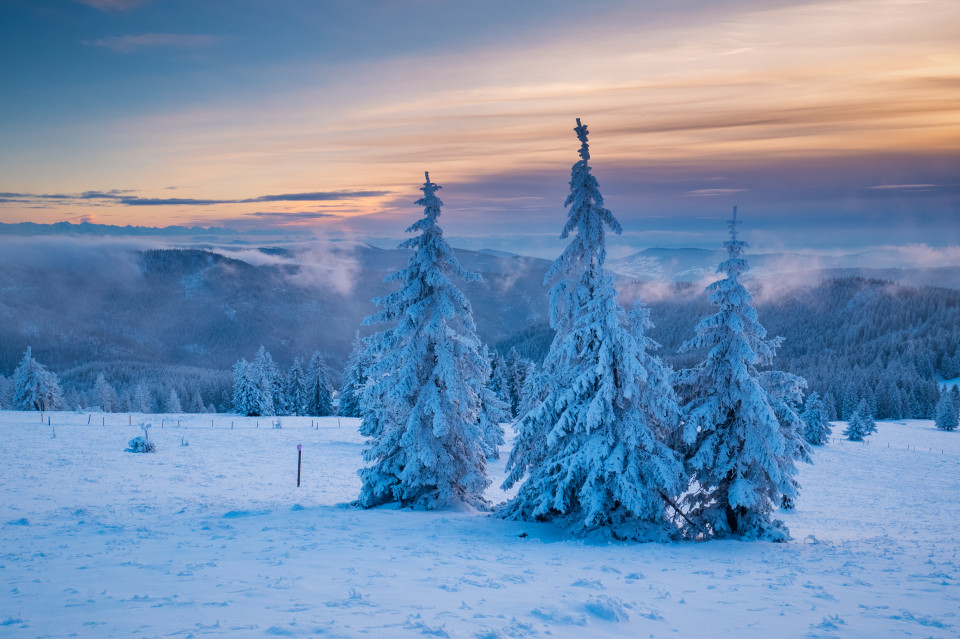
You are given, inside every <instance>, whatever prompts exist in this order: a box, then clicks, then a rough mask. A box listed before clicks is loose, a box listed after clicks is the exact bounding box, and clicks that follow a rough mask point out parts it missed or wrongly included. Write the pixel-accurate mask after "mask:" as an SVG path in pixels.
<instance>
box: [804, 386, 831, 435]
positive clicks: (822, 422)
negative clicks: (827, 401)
mask: <svg viewBox="0 0 960 639" xmlns="http://www.w3.org/2000/svg"><path fill="white" fill-rule="evenodd" d="M800 419H802V420H803V424H804V427H803V438H804V439H805V440H807V443H808V444H812V445H814V446H823V445H824V444H826V443H827V442H828V441H830V433H831V431H832V428H831V426H830V422H829V420H828V419H827V408H826V406H825V405H824V403H823V399H821V398H820V394H819V393H810V395H809V396H808V397H807V401H806V403H805V404H804V405H803V414H802V415H800Z"/></svg>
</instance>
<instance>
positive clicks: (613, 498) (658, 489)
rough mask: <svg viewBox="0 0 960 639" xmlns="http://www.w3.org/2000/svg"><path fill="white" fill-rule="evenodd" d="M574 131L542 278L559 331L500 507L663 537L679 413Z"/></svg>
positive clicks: (676, 464) (587, 529)
mask: <svg viewBox="0 0 960 639" xmlns="http://www.w3.org/2000/svg"><path fill="white" fill-rule="evenodd" d="M574 130H575V131H576V133H577V138H578V139H579V140H580V151H579V154H580V158H581V159H580V161H578V162H577V163H576V164H574V165H573V169H572V172H571V178H570V195H569V196H568V197H567V200H566V203H565V206H568V207H570V210H569V213H568V220H567V223H566V225H565V226H564V229H563V232H562V233H561V236H560V237H561V239H563V238H567V237H568V236H570V235H571V234H574V235H573V237H572V238H571V240H570V243H569V244H568V245H567V247H566V248H565V249H564V251H563V254H562V255H561V256H560V257H559V258H557V260H556V261H555V262H554V263H553V266H552V267H551V268H550V270H549V271H548V272H547V275H546V281H547V282H551V281H552V282H554V284H553V287H552V288H551V290H550V324H551V326H552V327H553V329H554V330H555V331H556V336H555V337H554V340H553V342H552V344H551V345H550V350H549V352H548V354H547V356H546V359H545V361H544V366H543V372H542V375H543V377H542V380H541V381H542V383H543V399H542V401H541V402H540V403H539V405H537V406H536V407H535V408H534V409H533V410H531V411H530V412H529V413H527V414H526V415H525V416H524V417H523V418H522V419H521V420H520V422H519V423H518V425H517V438H516V440H515V443H514V447H513V450H512V452H511V453H510V458H509V460H508V461H507V471H508V473H509V474H508V476H507V479H506V481H505V482H504V488H510V487H511V486H513V485H514V484H516V483H517V482H519V481H520V479H521V478H522V477H523V476H524V475H527V474H529V477H528V478H527V480H526V481H525V482H524V483H523V485H522V486H521V487H520V490H519V492H518V493H517V495H516V497H514V498H513V499H512V500H510V501H509V502H507V503H506V504H505V505H504V506H502V507H501V509H500V511H499V514H500V515H501V516H502V517H505V518H508V519H521V520H527V521H552V522H554V523H556V524H558V525H561V526H564V527H566V528H568V529H569V530H571V531H572V532H574V533H575V534H584V535H587V534H589V535H598V536H608V537H613V538H617V539H625V538H627V539H637V540H665V539H668V538H669V537H670V534H671V532H673V531H675V527H673V526H672V525H671V524H670V522H669V521H668V519H667V516H666V500H667V499H669V498H670V497H673V496H675V495H677V494H678V493H679V492H680V491H681V490H682V489H683V488H684V486H685V484H684V482H683V467H682V464H681V463H680V460H679V459H678V456H677V454H676V453H675V452H674V451H673V450H672V449H671V448H670V447H669V446H668V445H666V444H665V443H664V440H665V439H667V438H668V437H670V436H671V434H672V433H673V432H674V431H675V430H676V429H677V428H678V425H679V417H680V411H679V408H678V406H677V402H676V398H675V395H674V392H673V389H672V388H671V386H670V383H669V373H668V371H667V370H666V369H665V368H664V366H663V365H662V364H661V362H660V360H659V359H658V358H657V357H656V356H654V355H652V354H651V353H650V352H649V350H650V349H651V348H653V347H654V343H653V342H652V341H651V340H650V339H649V338H647V337H646V336H645V335H644V334H643V329H644V328H646V325H645V323H644V321H639V322H635V321H634V318H631V319H629V320H628V318H627V315H626V313H625V312H624V310H623V308H622V307H621V306H620V304H619V302H618V301H617V292H616V289H615V288H614V286H613V278H612V276H611V275H610V274H609V273H608V272H606V271H605V270H604V261H605V259H606V242H605V236H604V233H605V227H609V228H610V229H611V230H612V231H613V232H615V233H620V224H619V223H618V222H617V220H616V219H615V218H614V217H613V214H612V213H610V211H608V210H607V209H605V208H603V197H602V196H601V195H600V190H599V186H598V184H597V180H596V178H595V177H594V176H593V175H592V174H591V173H590V166H589V164H588V162H589V160H590V151H589V147H588V145H587V127H586V126H585V125H583V124H581V123H580V120H579V119H578V120H577V127H576V128H575V129H574Z"/></svg>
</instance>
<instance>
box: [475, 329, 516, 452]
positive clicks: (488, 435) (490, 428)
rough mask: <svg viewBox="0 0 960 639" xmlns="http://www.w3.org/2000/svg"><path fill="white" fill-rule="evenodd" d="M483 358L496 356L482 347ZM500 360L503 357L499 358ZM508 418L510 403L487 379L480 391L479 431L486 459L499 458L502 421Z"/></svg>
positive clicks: (491, 359)
mask: <svg viewBox="0 0 960 639" xmlns="http://www.w3.org/2000/svg"><path fill="white" fill-rule="evenodd" d="M484 359H486V360H487V362H492V361H495V359H496V358H490V357H489V356H488V354H487V353H486V348H484ZM500 359H501V361H502V360H503V358H502V357H501V358H500ZM490 370H491V375H490V380H492V379H493V372H492V371H493V369H492V366H491V369H490ZM509 419H510V405H509V404H508V403H507V402H506V401H504V400H503V399H502V398H501V397H500V396H499V395H497V393H496V392H495V391H494V389H493V386H492V384H491V383H490V381H489V380H488V383H487V385H486V386H484V387H483V389H482V390H481V393H480V420H479V426H480V432H481V434H482V440H481V447H482V448H483V454H484V456H485V457H486V458H487V459H488V460H493V459H500V447H501V446H502V445H503V444H504V439H503V435H504V433H503V426H502V425H501V424H502V423H503V422H505V421H508V420H509Z"/></svg>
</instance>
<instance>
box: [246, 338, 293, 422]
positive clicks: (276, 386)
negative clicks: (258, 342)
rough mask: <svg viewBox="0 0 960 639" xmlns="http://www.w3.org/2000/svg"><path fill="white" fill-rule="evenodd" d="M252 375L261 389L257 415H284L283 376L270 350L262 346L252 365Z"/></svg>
mask: <svg viewBox="0 0 960 639" xmlns="http://www.w3.org/2000/svg"><path fill="white" fill-rule="evenodd" d="M250 377H251V379H252V380H253V381H254V383H255V384H256V385H257V387H258V388H259V389H260V394H259V400H260V401H259V404H260V405H259V409H258V410H257V413H256V414H257V415H262V416H267V415H283V414H284V413H285V412H286V405H285V404H286V402H285V399H284V388H283V386H284V384H283V376H282V375H281V374H280V368H279V367H278V366H277V364H276V362H274V361H273V356H272V355H270V352H269V351H268V350H267V349H266V348H264V347H263V346H261V347H260V348H259V350H257V354H256V355H255V356H254V358H253V362H251V365H250Z"/></svg>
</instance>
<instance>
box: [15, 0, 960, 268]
mask: <svg viewBox="0 0 960 639" xmlns="http://www.w3.org/2000/svg"><path fill="white" fill-rule="evenodd" d="M0 82H2V86H3V87H4V89H3V91H2V93H0V222H7V223H11V222H23V221H32V222H38V223H53V222H60V221H71V222H80V221H90V222H96V223H100V224H113V225H128V224H130V225H145V226H167V225H199V226H205V227H208V226H222V227H227V228H231V229H238V230H264V229H281V230H284V229H285V230H295V231H298V232H303V233H308V234H311V235H315V236H317V237H325V238H333V239H338V238H350V239H361V240H364V241H371V242H380V243H383V244H390V243H393V242H396V241H398V240H400V239H402V237H403V235H404V230H405V228H406V227H407V226H409V225H410V224H411V223H412V222H413V221H415V220H416V219H417V217H418V216H419V215H420V214H421V211H420V210H418V209H417V208H416V207H415V206H414V205H413V202H414V201H415V200H416V199H417V198H418V197H419V195H420V193H419V191H418V188H419V187H420V185H421V184H422V182H423V179H424V171H429V172H430V177H431V179H432V181H434V182H437V183H439V184H441V185H442V186H443V187H444V188H443V190H442V191H441V192H440V196H441V198H442V199H443V200H444V202H445V207H444V213H443V217H442V218H441V224H442V225H443V227H444V229H445V232H446V235H447V236H448V238H450V240H451V242H452V243H454V245H459V246H463V247H466V248H495V249H500V250H507V251H514V252H519V253H525V254H537V255H542V256H549V255H551V254H556V253H557V252H558V251H559V250H560V248H562V245H563V243H562V242H560V241H559V239H558V236H559V233H560V230H561V229H562V227H563V224H564V222H565V219H566V212H565V209H564V207H563V202H564V199H565V197H566V194H567V191H568V185H567V183H568V180H569V176H570V166H571V165H572V164H573V163H574V162H575V161H576V160H577V159H578V158H577V155H576V152H577V148H578V143H577V140H576V137H575V135H574V132H573V127H574V126H575V124H576V122H575V120H576V118H578V117H579V118H581V119H582V120H583V122H584V123H586V124H587V125H588V126H589V129H590V144H591V153H592V160H591V166H592V167H593V171H594V174H595V175H596V176H597V179H598V180H599V183H600V187H601V191H602V192H603V194H604V197H605V203H606V206H607V207H608V208H609V209H611V210H612V211H613V213H614V215H615V216H616V217H617V218H618V219H619V221H620V222H621V224H622V225H623V228H624V232H623V235H622V236H621V237H620V238H616V239H611V240H610V244H611V253H612V254H614V255H616V254H626V253H629V252H632V251H636V250H640V249H643V248H646V247H653V246H659V247H679V246H692V247H715V246H717V245H718V244H719V242H721V241H722V240H723V239H724V233H725V232H726V227H725V225H724V224H723V220H724V219H726V218H727V217H728V216H729V214H730V210H731V207H732V206H733V205H734V204H736V205H738V206H739V210H740V217H741V219H742V220H743V227H742V230H743V237H744V239H746V240H747V241H748V242H750V243H751V245H753V246H754V247H755V248H756V247H759V248H763V249H777V248H784V249H791V250H822V251H830V250H835V249H836V250H839V249H850V248H864V247H874V246H889V245H904V244H918V245H927V246H931V247H943V246H953V245H960V3H957V2H956V1H955V0H930V1H924V0H869V1H861V0H852V1H851V0H841V1H835V0H827V1H823V2H790V1H785V0H784V1H779V0H772V1H766V2H754V1H750V0H743V1H739V0H720V1H710V2H708V1H706V0H678V1H676V2H671V3H662V2H647V1H638V0H630V1H622V2H620V1H609V2H608V1H598V2H589V3H588V2H583V1H582V0H581V1H580V2H572V1H567V0H550V1H546V0H525V1H524V2H516V1H515V0H510V1H508V0H484V1H466V0H462V1H459V2H456V1H442V0H402V1H401V0H393V1H376V0H370V1H364V0H360V1H357V2H333V1H331V2H326V1H322V0H309V1H308V0H284V1H282V2H275V1H265V0H222V1H218V0H205V1H202V2H196V1H193V0H191V1H180V0H59V1H53V0H4V2H2V3H0Z"/></svg>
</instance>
